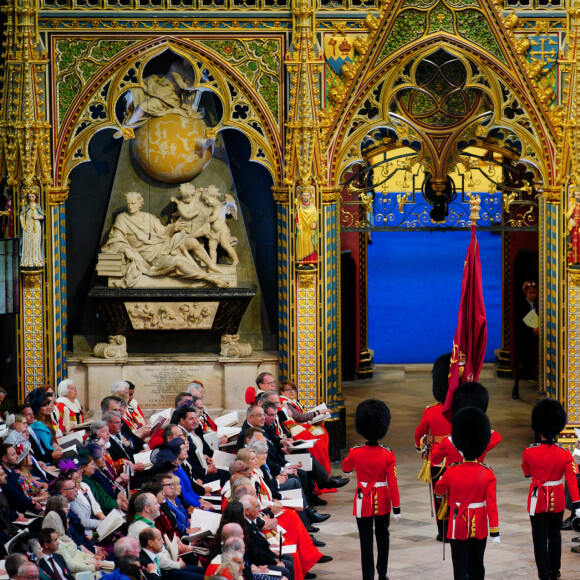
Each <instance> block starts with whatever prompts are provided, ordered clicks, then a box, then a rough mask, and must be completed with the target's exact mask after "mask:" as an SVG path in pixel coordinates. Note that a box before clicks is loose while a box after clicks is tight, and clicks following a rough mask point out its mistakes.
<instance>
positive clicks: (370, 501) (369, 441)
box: [342, 399, 401, 580]
mask: <svg viewBox="0 0 580 580" xmlns="http://www.w3.org/2000/svg"><path fill="white" fill-rule="evenodd" d="M390 422H391V413H390V412H389V408H388V407H387V405H385V403H383V402H382V401H379V400H378V399H367V400H366V401H363V402H362V403H361V404H360V405H359V406H358V407H357V409H356V414H355V427H356V430H357V432H358V433H360V434H361V435H362V436H363V437H364V438H365V439H366V443H365V444H364V445H358V446H357V447H353V448H352V449H351V450H350V452H349V454H348V456H347V457H346V458H345V460H344V461H343V462H342V469H343V470H344V471H346V472H350V471H353V470H354V471H356V478H357V482H356V493H355V497H354V510H353V515H355V516H356V524H357V527H358V533H359V538H360V547H361V565H362V577H363V580H374V578H375V571H374V556H373V521H374V524H375V536H376V538H377V552H378V557H377V567H376V569H377V572H378V574H379V580H388V577H387V566H388V561H389V521H390V515H391V508H392V510H393V513H394V518H395V520H398V519H400V517H401V507H400V501H399V488H398V486H397V469H396V462H395V454H394V453H393V452H392V451H391V450H390V449H388V448H387V447H383V446H382V445H379V440H380V439H382V438H383V437H384V436H385V435H386V434H387V431H388V429H389V424H390Z"/></svg>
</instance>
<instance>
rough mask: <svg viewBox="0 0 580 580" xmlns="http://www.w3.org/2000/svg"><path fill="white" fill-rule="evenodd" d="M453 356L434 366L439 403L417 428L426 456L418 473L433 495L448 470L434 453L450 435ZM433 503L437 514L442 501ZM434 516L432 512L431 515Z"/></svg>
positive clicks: (440, 537)
mask: <svg viewBox="0 0 580 580" xmlns="http://www.w3.org/2000/svg"><path fill="white" fill-rule="evenodd" d="M450 359H451V354H443V355H441V356H440V357H439V358H438V359H437V360H436V361H435V363H434V364H433V370H432V371H431V374H432V376H433V387H432V388H433V397H434V398H435V400H436V401H438V402H437V403H434V404H432V405H429V406H428V407H427V408H426V409H425V411H423V416H422V417H421V422H420V423H419V425H418V427H417V429H415V447H416V448H417V451H419V452H420V453H421V456H422V457H423V467H422V469H421V472H420V473H419V479H420V480H422V481H424V482H425V483H428V484H429V489H430V495H432V491H433V489H432V487H431V486H434V485H435V484H436V483H437V482H438V481H439V478H440V477H441V476H442V475H443V471H445V459H444V458H442V459H441V460H436V461H433V453H434V452H436V451H437V447H438V446H439V443H440V442H441V440H442V439H443V438H444V437H446V436H447V435H449V433H451V423H449V421H448V420H447V419H446V418H445V417H444V416H443V403H444V402H445V397H446V396H447V389H448V388H449V363H450ZM433 503H434V505H435V513H437V511H438V510H439V507H440V502H439V500H438V499H437V497H435V495H433ZM431 515H432V516H433V513H432V514H431ZM436 521H437V540H438V541H439V542H442V541H443V524H442V523H441V521H440V520H436Z"/></svg>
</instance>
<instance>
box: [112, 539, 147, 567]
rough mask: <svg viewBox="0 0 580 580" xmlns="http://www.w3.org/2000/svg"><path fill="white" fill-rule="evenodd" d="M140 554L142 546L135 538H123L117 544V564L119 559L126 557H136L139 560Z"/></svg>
mask: <svg viewBox="0 0 580 580" xmlns="http://www.w3.org/2000/svg"><path fill="white" fill-rule="evenodd" d="M140 553H141V545H140V544H139V540H136V539H135V538H130V537H129V536H123V537H122V538H119V540H117V543H116V544H115V562H117V561H118V560H119V558H124V557H125V556H135V557H136V558H138V557H139V554H140Z"/></svg>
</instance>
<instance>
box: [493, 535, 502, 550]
mask: <svg viewBox="0 0 580 580" xmlns="http://www.w3.org/2000/svg"><path fill="white" fill-rule="evenodd" d="M500 544H501V540H500V539H499V536H495V537H494V538H493V546H494V548H495V547H496V546H499V545H500Z"/></svg>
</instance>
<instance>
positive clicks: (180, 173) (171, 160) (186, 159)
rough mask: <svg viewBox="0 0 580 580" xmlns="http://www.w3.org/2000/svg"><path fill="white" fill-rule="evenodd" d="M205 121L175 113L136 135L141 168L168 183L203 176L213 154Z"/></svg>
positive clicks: (133, 144) (151, 121)
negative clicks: (201, 174)
mask: <svg viewBox="0 0 580 580" xmlns="http://www.w3.org/2000/svg"><path fill="white" fill-rule="evenodd" d="M206 129H207V126H206V124H205V123H204V121H203V120H202V119H195V118H192V117H182V116H181V115H176V114H174V113H169V114H167V115H163V116H162V117H153V118H151V119H149V120H148V121H147V122H146V123H145V124H144V125H142V126H141V127H139V128H138V129H137V130H136V131H135V138H134V139H132V140H131V149H132V151H133V154H134V156H135V159H136V160H137V163H138V164H139V166H140V167H141V168H142V169H143V171H145V173H147V175H150V176H151V177H154V178H155V179H157V180H158V181H162V182H164V183H183V182H184V181H189V180H191V179H193V178H194V177H195V176H196V175H199V174H200V173H201V172H202V171H203V170H204V169H205V167H206V166H207V164H208V163H209V161H210V159H211V157H212V154H213V141H211V140H208V139H206V138H205V131H206Z"/></svg>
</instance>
